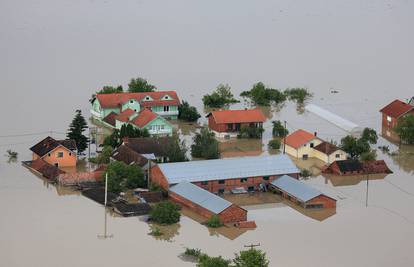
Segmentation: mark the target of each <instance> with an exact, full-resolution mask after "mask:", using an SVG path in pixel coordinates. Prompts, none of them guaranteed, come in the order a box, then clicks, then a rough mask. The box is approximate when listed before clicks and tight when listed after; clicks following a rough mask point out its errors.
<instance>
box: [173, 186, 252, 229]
mask: <svg viewBox="0 0 414 267" xmlns="http://www.w3.org/2000/svg"><path fill="white" fill-rule="evenodd" d="M169 197H170V199H171V200H173V201H174V202H176V203H178V204H180V205H182V206H185V207H187V208H189V209H191V210H193V211H195V212H196V213H198V214H200V215H202V216H203V217H206V218H207V219H209V218H210V217H211V216H213V215H218V216H219V217H220V220H221V222H223V223H235V222H241V221H246V220H247V211H246V210H245V209H243V208H241V207H239V206H237V205H234V204H232V203H231V202H229V201H227V200H225V199H223V198H221V197H219V196H217V195H215V194H212V193H210V192H208V191H206V190H203V189H202V188H200V187H198V186H196V185H194V184H192V183H190V182H181V183H179V184H176V185H174V186H172V187H171V188H170V191H169Z"/></svg>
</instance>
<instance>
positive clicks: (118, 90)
mask: <svg viewBox="0 0 414 267" xmlns="http://www.w3.org/2000/svg"><path fill="white" fill-rule="evenodd" d="M123 91H124V88H122V85H118V86H117V87H114V86H108V85H106V86H104V87H102V89H101V90H99V91H98V92H96V94H114V93H122V92H123Z"/></svg>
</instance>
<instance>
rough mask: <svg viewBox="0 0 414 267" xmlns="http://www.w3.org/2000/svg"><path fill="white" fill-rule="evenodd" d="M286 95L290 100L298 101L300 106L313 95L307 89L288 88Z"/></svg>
mask: <svg viewBox="0 0 414 267" xmlns="http://www.w3.org/2000/svg"><path fill="white" fill-rule="evenodd" d="M284 93H285V95H286V96H287V97H288V98H289V100H291V101H296V102H297V103H299V104H303V103H304V102H305V100H307V99H308V98H310V97H312V93H310V92H309V91H308V90H307V89H306V88H288V89H286V90H285V92H284Z"/></svg>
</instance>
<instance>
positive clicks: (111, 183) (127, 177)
mask: <svg viewBox="0 0 414 267" xmlns="http://www.w3.org/2000/svg"><path fill="white" fill-rule="evenodd" d="M105 173H106V174H108V191H109V192H113V193H119V192H121V191H123V190H127V189H134V188H137V187H145V186H146V184H145V179H144V173H143V171H142V169H141V168H140V167H138V166H137V165H127V164H125V163H124V162H122V161H113V162H111V163H110V164H109V165H108V168H107V169H106V172H105Z"/></svg>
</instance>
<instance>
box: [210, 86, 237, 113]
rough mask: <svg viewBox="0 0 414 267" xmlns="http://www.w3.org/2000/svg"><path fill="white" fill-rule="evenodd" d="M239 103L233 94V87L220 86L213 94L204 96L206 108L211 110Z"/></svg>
mask: <svg viewBox="0 0 414 267" xmlns="http://www.w3.org/2000/svg"><path fill="white" fill-rule="evenodd" d="M238 102H239V101H238V100H237V99H235V98H234V96H233V94H232V93H231V87H230V86H229V85H227V84H226V85H224V84H219V86H217V88H216V90H215V91H214V92H213V93H211V94H210V95H208V94H207V95H204V96H203V104H204V106H206V107H211V108H221V107H223V106H225V105H229V104H233V103H238Z"/></svg>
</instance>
